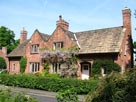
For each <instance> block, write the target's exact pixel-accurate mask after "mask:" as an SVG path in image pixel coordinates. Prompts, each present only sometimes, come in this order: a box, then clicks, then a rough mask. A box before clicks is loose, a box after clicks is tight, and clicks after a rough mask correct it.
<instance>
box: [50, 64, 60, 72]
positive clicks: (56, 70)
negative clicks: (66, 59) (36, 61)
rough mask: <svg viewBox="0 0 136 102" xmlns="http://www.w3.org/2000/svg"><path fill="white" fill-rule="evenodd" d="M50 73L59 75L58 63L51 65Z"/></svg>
mask: <svg viewBox="0 0 136 102" xmlns="http://www.w3.org/2000/svg"><path fill="white" fill-rule="evenodd" d="M52 72H53V73H60V63H53V64H52Z"/></svg>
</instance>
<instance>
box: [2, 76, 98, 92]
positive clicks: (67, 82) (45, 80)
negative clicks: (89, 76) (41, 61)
mask: <svg viewBox="0 0 136 102" xmlns="http://www.w3.org/2000/svg"><path fill="white" fill-rule="evenodd" d="M0 84H4V85H9V86H19V87H26V88H33V89H41V90H46V91H54V92H58V91H60V90H66V89H69V88H73V89H74V91H75V92H76V93H78V94H87V93H88V92H89V91H91V92H92V91H94V89H95V88H96V86H97V84H98V80H91V81H89V80H77V79H66V78H63V79H61V78H55V77H52V78H50V77H42V76H38V77H37V76H34V75H25V74H20V75H8V74H2V75H0Z"/></svg>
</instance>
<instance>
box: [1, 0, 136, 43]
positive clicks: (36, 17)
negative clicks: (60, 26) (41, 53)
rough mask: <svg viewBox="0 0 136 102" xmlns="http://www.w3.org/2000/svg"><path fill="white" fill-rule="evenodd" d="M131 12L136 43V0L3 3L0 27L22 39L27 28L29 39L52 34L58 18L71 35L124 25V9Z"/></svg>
mask: <svg viewBox="0 0 136 102" xmlns="http://www.w3.org/2000/svg"><path fill="white" fill-rule="evenodd" d="M125 7H128V8H130V9H131V13H132V16H131V18H132V19H131V20H132V37H133V40H134V41H136V30H134V29H135V27H136V18H135V16H134V11H135V10H136V0H0V26H6V27H7V28H9V29H11V30H13V31H14V33H15V39H19V38H20V31H21V30H22V29H23V27H25V29H26V30H27V31H28V38H30V37H31V35H32V34H33V32H34V31H35V29H38V30H39V31H40V32H42V33H45V34H50V35H51V34H52V33H53V31H54V30H55V28H56V21H57V20H58V19H59V15H62V18H63V19H64V20H66V21H67V22H69V30H70V31H72V32H79V31H86V30H94V29H102V28H109V27H116V26H122V25H123V20H122V9H124V8H125Z"/></svg>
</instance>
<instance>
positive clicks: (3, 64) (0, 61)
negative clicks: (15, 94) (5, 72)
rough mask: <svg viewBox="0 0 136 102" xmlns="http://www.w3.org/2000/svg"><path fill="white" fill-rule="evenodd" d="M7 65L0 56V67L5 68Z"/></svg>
mask: <svg viewBox="0 0 136 102" xmlns="http://www.w3.org/2000/svg"><path fill="white" fill-rule="evenodd" d="M6 67H7V65H6V62H5V59H4V58H2V57H0V69H6Z"/></svg>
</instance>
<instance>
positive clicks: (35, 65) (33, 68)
mask: <svg viewBox="0 0 136 102" xmlns="http://www.w3.org/2000/svg"><path fill="white" fill-rule="evenodd" d="M38 71H40V63H38V62H30V72H31V73H33V72H38Z"/></svg>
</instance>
